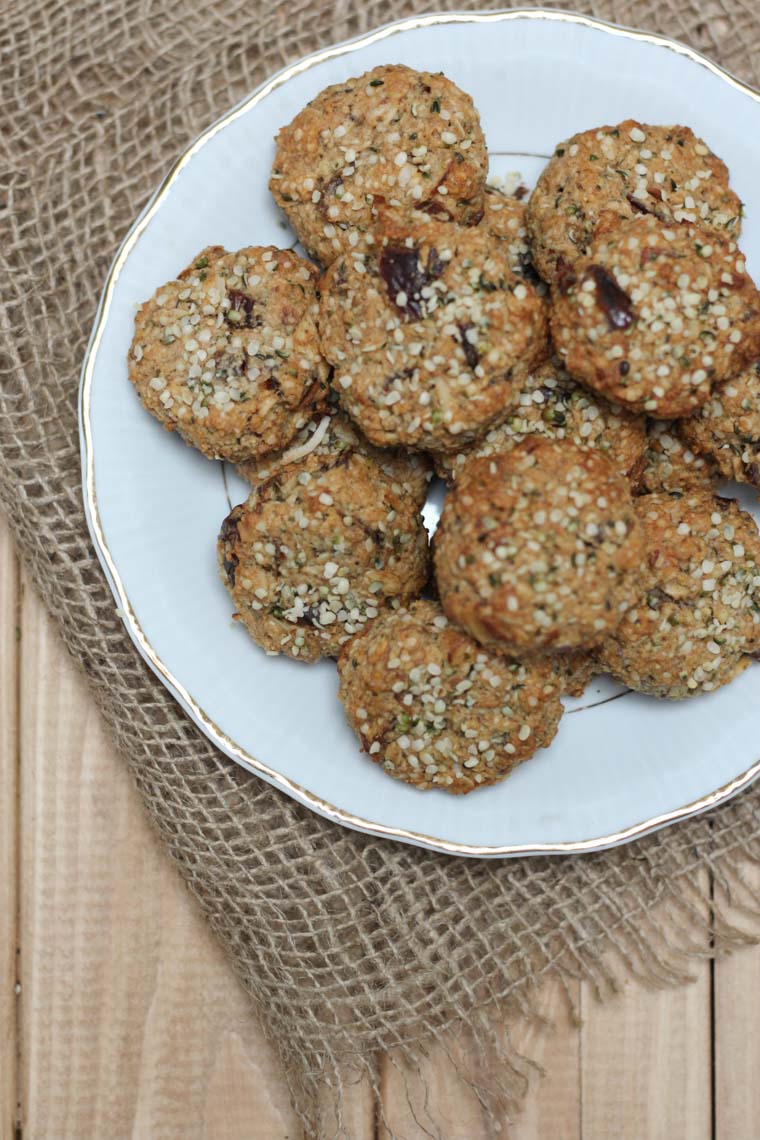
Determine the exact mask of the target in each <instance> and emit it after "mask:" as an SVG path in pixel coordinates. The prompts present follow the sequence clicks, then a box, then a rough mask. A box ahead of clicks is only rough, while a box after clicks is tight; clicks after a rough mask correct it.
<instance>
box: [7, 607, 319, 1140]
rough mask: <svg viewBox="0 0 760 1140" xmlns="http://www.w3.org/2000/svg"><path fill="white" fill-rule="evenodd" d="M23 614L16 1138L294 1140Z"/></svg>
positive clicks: (154, 857)
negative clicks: (19, 1118) (19, 1119)
mask: <svg viewBox="0 0 760 1140" xmlns="http://www.w3.org/2000/svg"><path fill="white" fill-rule="evenodd" d="M22 617H23V638H24V653H23V658H22V671H21V694H20V696H21V700H20V709H21V749H22V757H23V764H22V771H21V793H22V795H21V799H22V806H21V858H22V861H23V868H24V872H23V894H22V899H21V945H22V965H21V980H22V987H23V988H22V999H21V1045H22V1057H21V1086H22V1087H21V1097H22V1113H23V1125H24V1133H23V1135H24V1138H25V1140H27V1138H29V1140H49V1138H53V1137H54V1138H55V1140H69V1138H71V1140H75V1138H76V1140H82V1138H83V1137H88V1138H89V1137H92V1138H98V1140H100V1138H101V1137H102V1138H106V1137H107V1138H108V1140H127V1138H129V1137H134V1138H135V1140H206V1138H208V1140H243V1138H245V1140H252V1138H261V1140H286V1138H287V1140H295V1138H298V1140H300V1137H301V1129H300V1126H299V1124H298V1122H297V1120H296V1119H295V1117H294V1115H293V1113H292V1111H291V1108H290V1105H289V1100H288V1095H287V1090H286V1088H285V1086H284V1082H283V1079H282V1076H281V1074H280V1071H279V1068H278V1065H277V1062H276V1059H275V1057H274V1055H273V1053H272V1050H271V1049H270V1047H269V1046H268V1045H267V1043H266V1041H265V1039H264V1036H263V1034H262V1032H261V1029H260V1028H259V1026H258V1025H257V1023H256V1021H255V1019H254V1018H253V1017H252V1016H251V1010H250V1004H249V1002H248V999H247V998H246V996H245V994H244V993H243V991H242V990H241V988H240V987H239V985H238V983H237V982H236V981H235V979H234V977H233V975H232V973H231V971H230V970H229V967H228V966H227V964H226V962H225V960H224V958H223V955H222V953H221V951H220V950H219V949H218V948H217V946H216V944H215V942H214V940H213V939H212V937H211V934H210V932H209V931H208V929H207V928H206V926H205V924H204V922H203V920H202V918H201V916H200V914H199V913H198V911H197V909H196V907H195V904H194V903H193V902H192V900H191V898H190V896H189V895H188V893H187V892H186V890H185V889H184V888H183V887H182V885H181V883H180V881H179V878H178V877H177V875H176V873H175V872H174V870H173V868H172V867H171V865H170V864H169V861H168V859H167V858H166V855H165V853H164V852H163V851H161V850H160V849H159V845H158V843H157V841H156V840H155V838H154V836H153V834H152V832H151V831H150V829H149V827H148V824H147V819H146V817H145V813H144V811H143V810H142V807H141V805H140V803H139V802H138V797H137V794H136V792H135V791H134V789H133V787H132V785H131V782H130V780H129V777H128V774H127V772H126V769H125V766H124V764H123V763H122V762H121V761H120V760H119V759H118V758H117V757H116V756H115V754H114V752H113V750H112V749H111V747H110V746H109V744H108V741H107V740H106V739H105V736H104V734H103V731H102V729H101V727H100V725H99V722H98V718H97V716H96V713H95V712H94V710H93V708H92V704H91V702H90V701H89V700H88V698H87V695H86V691H85V688H84V683H83V680H82V678H81V677H80V676H79V674H78V672H77V671H76V670H75V668H74V665H73V664H72V662H71V661H70V660H69V659H68V658H67V656H66V654H65V652H64V650H63V649H62V648H61V645H60V643H59V640H58V638H57V636H56V635H55V633H54V631H53V629H52V627H51V624H50V622H49V621H48V619H47V618H46V616H45V615H44V613H43V611H42V607H41V604H40V603H39V601H38V600H37V598H36V596H35V595H34V593H33V592H32V591H30V590H26V591H25V593H24V602H23V611H22Z"/></svg>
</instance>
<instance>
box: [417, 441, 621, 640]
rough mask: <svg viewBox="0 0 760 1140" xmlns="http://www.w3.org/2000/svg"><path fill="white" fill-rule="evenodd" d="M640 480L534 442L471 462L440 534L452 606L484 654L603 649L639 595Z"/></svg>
mask: <svg viewBox="0 0 760 1140" xmlns="http://www.w3.org/2000/svg"><path fill="white" fill-rule="evenodd" d="M641 550H642V546H641V538H640V534H639V527H638V524H637V522H636V516H635V514H634V510H633V504H632V501H631V494H630V487H629V483H628V480H627V479H626V478H625V477H624V476H623V475H621V474H620V473H619V472H616V471H615V469H614V468H613V466H612V464H611V463H610V462H609V460H607V459H605V458H604V456H602V455H599V454H597V453H596V452H594V451H590V450H585V449H581V448H578V447H575V446H574V445H573V444H571V443H568V442H567V441H565V442H563V443H556V442H554V441H552V440H544V439H540V438H538V437H533V438H530V439H528V440H526V441H525V442H524V443H521V444H520V445H519V446H517V447H515V448H514V449H513V450H512V451H510V452H508V453H507V454H502V455H495V456H492V457H491V458H489V459H474V460H472V461H471V462H470V463H468V464H467V465H466V467H465V469H464V471H463V473H462V474H461V475H460V477H459V479H458V480H457V483H456V485H455V486H454V488H453V490H452V491H450V492H449V494H448V496H447V498H446V502H445V504H444V508H443V513H442V515H441V522H440V524H439V527H438V530H437V532H436V535H435V551H434V554H435V570H436V580H437V582H438V589H439V591H440V595H441V603H442V605H443V608H444V610H445V611H446V613H447V614H448V616H449V617H450V618H451V619H452V621H456V622H458V623H459V624H460V625H462V626H463V627H464V628H465V629H467V630H469V632H470V633H471V634H472V635H473V636H474V637H475V638H477V640H478V641H480V642H481V643H482V644H483V645H490V646H492V647H494V648H499V649H501V650H502V651H503V652H505V653H511V654H513V655H515V656H518V657H519V656H520V655H521V654H525V653H540V652H551V651H556V650H562V649H576V648H582V647H584V646H592V645H594V644H596V643H598V642H599V641H600V640H601V639H602V638H603V637H604V636H605V635H606V634H607V633H609V632H610V631H611V630H612V629H614V628H615V626H616V625H617V623H618V622H619V620H620V617H621V614H622V613H623V612H624V610H625V608H626V606H627V605H628V603H629V602H630V601H631V600H632V599H633V598H634V597H635V596H636V583H635V574H636V571H637V568H638V563H639V558H640V556H641Z"/></svg>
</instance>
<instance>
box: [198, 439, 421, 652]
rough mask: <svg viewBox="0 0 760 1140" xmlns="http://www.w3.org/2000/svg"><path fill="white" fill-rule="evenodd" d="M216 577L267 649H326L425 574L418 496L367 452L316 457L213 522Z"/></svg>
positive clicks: (405, 597) (412, 589) (415, 586)
mask: <svg viewBox="0 0 760 1140" xmlns="http://www.w3.org/2000/svg"><path fill="white" fill-rule="evenodd" d="M218 553H219V570H220V574H221V577H222V581H223V582H224V584H225V585H226V587H227V589H228V590H229V592H230V594H231V595H232V598H233V600H234V602H235V605H236V607H237V614H236V617H237V618H238V619H239V620H240V621H242V622H243V624H244V625H245V627H246V629H247V630H248V632H249V633H250V634H251V636H252V637H253V639H254V641H256V642H257V643H258V644H259V645H260V646H262V647H263V648H264V649H266V650H267V651H268V652H269V653H285V654H288V655H289V656H290V657H297V658H298V659H299V660H301V661H316V660H317V659H318V658H320V657H334V656H336V655H337V653H338V650H339V649H340V647H341V645H343V643H344V642H345V641H348V639H349V638H350V637H352V636H353V635H354V634H355V633H356V632H357V631H358V630H360V629H361V628H362V627H363V626H364V625H365V623H366V622H368V621H371V620H372V619H373V618H376V617H377V615H378V614H379V613H382V612H383V611H384V610H386V609H389V608H393V607H395V606H397V605H399V604H400V603H403V602H406V601H409V600H410V599H411V598H414V597H415V596H416V595H417V594H419V592H420V590H422V588H423V586H424V585H425V583H426V581H427V578H428V568H429V558H428V543H427V535H426V533H425V528H424V526H423V524H422V517H421V515H420V513H419V511H418V509H417V504H416V503H415V502H414V500H413V499H412V498H411V497H410V496H409V495H407V494H406V493H405V492H404V491H402V490H400V489H399V488H398V486H397V485H394V484H393V483H391V481H390V480H389V479H387V478H386V477H385V476H384V475H383V473H382V471H381V470H380V468H379V467H378V466H377V464H375V463H374V462H373V461H372V460H371V459H369V458H368V457H367V456H365V455H361V454H360V453H358V452H356V451H354V452H348V453H347V454H345V455H341V456H339V457H337V458H332V459H330V460H328V461H325V460H324V459H323V458H322V457H320V456H316V455H310V456H308V457H307V458H306V459H305V460H303V462H301V463H298V464H292V465H289V466H287V467H284V468H282V469H281V470H280V471H278V472H277V473H276V474H275V475H273V476H271V477H270V478H269V479H267V480H266V481H265V482H263V483H260V484H259V485H258V486H256V487H254V489H253V491H252V492H251V494H250V496H249V498H248V499H247V501H246V502H245V503H242V504H241V505H240V506H237V507H235V508H234V509H233V510H232V511H231V513H230V514H229V515H228V517H227V518H226V519H225V520H224V523H223V524H222V529H221V533H220V535H219V544H218Z"/></svg>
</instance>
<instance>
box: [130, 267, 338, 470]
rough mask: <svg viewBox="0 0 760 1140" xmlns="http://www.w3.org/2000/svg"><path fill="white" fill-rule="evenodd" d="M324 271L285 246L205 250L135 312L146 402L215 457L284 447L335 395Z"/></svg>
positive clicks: (133, 361)
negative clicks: (325, 344)
mask: <svg viewBox="0 0 760 1140" xmlns="http://www.w3.org/2000/svg"><path fill="white" fill-rule="evenodd" d="M317 279H318V273H317V270H316V269H315V268H314V266H313V265H310V264H309V263H308V262H306V261H304V260H303V259H302V258H300V257H297V256H296V254H294V253H292V252H290V251H287V250H285V251H284V250H280V249H274V248H273V247H270V246H267V247H253V246H252V247H249V248H247V249H241V250H239V251H238V252H237V253H227V252H226V251H225V250H224V249H222V248H221V247H219V246H213V247H210V248H209V249H205V250H203V251H202V252H201V253H200V254H199V255H198V257H196V258H195V260H194V261H193V262H192V264H191V265H190V266H188V268H187V269H186V270H184V271H183V272H182V273H181V274H180V276H179V278H178V279H177V280H176V281H170V282H168V284H166V285H162V286H161V288H160V289H157V290H156V292H155V294H154V295H153V297H152V298H151V299H150V300H149V301H146V302H145V304H144V305H141V307H140V310H139V312H138V314H137V317H136V319H135V335H134V338H133V340H132V346H131V348H130V351H129V378H130V380H131V381H132V383H133V384H134V386H135V388H136V389H137V393H138V395H139V397H140V399H141V400H142V403H143V404H144V405H145V407H146V408H147V409H148V411H149V412H151V413H152V414H153V415H154V416H155V417H156V418H157V419H158V420H160V421H161V423H162V424H163V425H164V427H165V428H167V430H168V431H175V430H176V431H177V432H178V433H179V435H181V436H182V438H183V439H184V440H185V441H186V442H187V443H190V444H192V445H193V446H194V447H197V448H198V449H199V450H200V451H202V452H203V454H204V455H207V456H209V457H210V458H212V459H220V458H221V459H229V460H232V461H233V462H238V461H240V460H244V459H249V458H251V457H254V456H259V455H263V454H265V453H266V452H269V451H273V450H275V449H277V448H282V447H284V446H286V445H287V444H288V443H289V442H290V440H291V439H292V438H293V436H294V435H295V434H296V432H298V431H299V430H300V429H301V428H302V427H303V426H304V425H305V424H306V423H307V422H308V421H309V420H310V419H311V418H312V416H313V415H314V413H315V412H317V411H319V410H320V409H321V408H322V407H324V405H325V402H326V399H327V393H328V387H327V377H328V371H329V370H328V366H327V364H326V362H325V360H324V358H323V356H322V354H321V352H320V350H319V342H318V337H317V326H316V310H317V292H316V285H317Z"/></svg>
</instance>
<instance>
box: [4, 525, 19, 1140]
mask: <svg viewBox="0 0 760 1140" xmlns="http://www.w3.org/2000/svg"><path fill="white" fill-rule="evenodd" d="M17 601H18V572H17V567H16V558H15V554H14V551H13V546H12V543H11V537H10V534H9V533H8V528H7V526H6V524H5V520H4V519H0V1140H10V1138H11V1137H12V1136H13V1134H14V1132H15V1126H16V1099H17V1097H16V1069H17V1065H16V1058H17V1026H16V1004H17V999H16V947H17V934H18V930H17V922H16V920H17V903H18V900H17V885H18V864H17V854H18V848H17V835H16V822H17V806H18V805H17V799H18V788H17V769H18V752H17V733H16V727H17V723H18V721H17V715H16V714H17V708H16V705H17V685H16V679H17V670H16V664H17V659H18V658H17V651H18V643H17V637H16V631H17V612H16V610H17Z"/></svg>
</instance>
